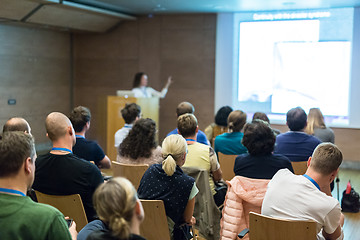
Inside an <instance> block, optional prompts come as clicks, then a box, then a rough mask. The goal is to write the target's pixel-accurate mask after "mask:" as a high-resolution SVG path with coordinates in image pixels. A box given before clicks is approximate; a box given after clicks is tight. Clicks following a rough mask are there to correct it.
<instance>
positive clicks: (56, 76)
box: [0, 25, 71, 146]
mask: <svg viewBox="0 0 360 240" xmlns="http://www.w3.org/2000/svg"><path fill="white" fill-rule="evenodd" d="M0 61H1V64H0V76H1V77H0V109H1V111H0V126H1V127H2V126H3V124H4V123H5V121H6V120H7V119H8V118H10V117H13V116H21V117H24V118H25V119H27V120H28V121H29V123H30V125H31V128H32V133H33V135H34V136H35V139H36V143H37V145H39V146H41V145H42V144H48V139H47V138H46V136H45V134H46V131H45V127H44V121H45V118H46V115H47V114H48V113H50V112H52V111H60V112H64V113H66V114H68V113H69V110H70V99H71V96H70V88H71V86H70V76H71V74H70V37H69V34H68V33H59V32H53V31H47V30H40V29H31V28H26V27H15V26H8V25H0ZM9 98H13V99H16V101H17V103H16V105H8V104H7V100H8V99H9Z"/></svg>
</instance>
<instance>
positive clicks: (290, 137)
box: [274, 131, 321, 162]
mask: <svg viewBox="0 0 360 240" xmlns="http://www.w3.org/2000/svg"><path fill="white" fill-rule="evenodd" d="M320 143H321V141H320V140H319V139H318V138H316V137H314V136H311V135H308V134H306V133H304V132H295V131H289V132H286V133H282V134H280V135H278V136H277V137H276V144H275V151H274V153H277V154H283V155H285V156H286V157H288V158H289V159H290V161H292V162H301V161H307V160H308V159H309V157H311V155H312V153H313V152H314V149H315V148H316V147H317V145H319V144H320Z"/></svg>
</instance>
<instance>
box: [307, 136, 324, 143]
mask: <svg viewBox="0 0 360 240" xmlns="http://www.w3.org/2000/svg"><path fill="white" fill-rule="evenodd" d="M307 136H308V141H309V142H311V143H314V144H316V145H318V144H320V143H322V142H321V140H320V139H319V138H317V137H315V136H313V135H307Z"/></svg>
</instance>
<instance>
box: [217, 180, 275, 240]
mask: <svg viewBox="0 0 360 240" xmlns="http://www.w3.org/2000/svg"><path fill="white" fill-rule="evenodd" d="M269 181H270V180H265V179H252V178H246V177H241V176H235V177H234V178H233V179H232V180H231V181H230V182H229V181H227V183H228V185H229V187H228V191H227V193H226V198H225V202H224V209H223V212H222V216H223V217H222V218H221V222H220V225H221V231H220V236H221V240H234V239H237V235H238V234H239V233H240V232H241V231H242V230H244V229H245V228H249V212H256V213H260V212H261V205H262V202H263V199H264V196H265V192H266V189H267V185H268V183H269ZM243 239H249V235H248V234H247V235H246V236H245V238H243Z"/></svg>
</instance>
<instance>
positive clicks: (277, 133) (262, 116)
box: [252, 112, 281, 136]
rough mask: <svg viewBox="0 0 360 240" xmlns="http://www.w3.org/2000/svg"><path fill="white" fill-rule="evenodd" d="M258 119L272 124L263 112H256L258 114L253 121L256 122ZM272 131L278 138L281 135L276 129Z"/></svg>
mask: <svg viewBox="0 0 360 240" xmlns="http://www.w3.org/2000/svg"><path fill="white" fill-rule="evenodd" d="M256 119H260V120H263V121H265V122H267V123H269V124H270V119H269V118H268V116H267V115H266V114H265V113H263V112H256V113H254V115H253V118H252V120H253V121H254V120H256ZM272 130H273V132H274V134H275V136H277V135H279V134H280V133H281V132H280V130H279V129H274V128H272Z"/></svg>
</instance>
